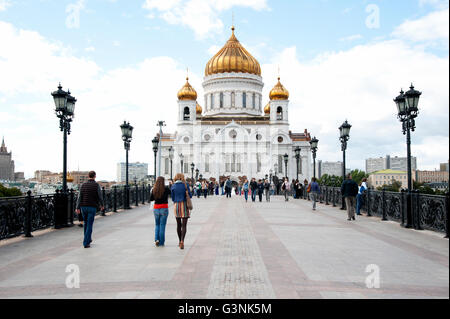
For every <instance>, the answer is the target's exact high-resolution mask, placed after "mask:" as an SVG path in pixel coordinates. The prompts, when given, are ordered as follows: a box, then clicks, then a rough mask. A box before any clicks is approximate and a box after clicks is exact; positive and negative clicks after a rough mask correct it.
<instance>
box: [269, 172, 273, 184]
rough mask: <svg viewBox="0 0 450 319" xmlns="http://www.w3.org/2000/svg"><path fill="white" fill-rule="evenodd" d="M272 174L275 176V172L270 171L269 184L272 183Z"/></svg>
mask: <svg viewBox="0 0 450 319" xmlns="http://www.w3.org/2000/svg"><path fill="white" fill-rule="evenodd" d="M272 174H273V171H272V170H269V178H270V179H269V182H270V183H272Z"/></svg>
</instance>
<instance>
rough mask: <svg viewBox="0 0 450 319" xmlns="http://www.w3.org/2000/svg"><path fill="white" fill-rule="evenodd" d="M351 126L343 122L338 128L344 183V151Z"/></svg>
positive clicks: (343, 207)
mask: <svg viewBox="0 0 450 319" xmlns="http://www.w3.org/2000/svg"><path fill="white" fill-rule="evenodd" d="M351 128H352V126H351V125H350V124H349V123H348V122H347V120H345V122H344V123H343V124H342V125H341V126H340V127H339V132H340V137H339V139H340V141H341V149H342V154H343V162H342V180H343V181H345V151H346V149H347V142H348V140H349V139H350V129H351ZM341 209H345V201H344V197H342V207H341Z"/></svg>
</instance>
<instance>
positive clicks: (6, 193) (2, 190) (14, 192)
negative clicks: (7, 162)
mask: <svg viewBox="0 0 450 319" xmlns="http://www.w3.org/2000/svg"><path fill="white" fill-rule="evenodd" d="M14 196H22V192H21V191H20V189H18V188H16V187H13V188H6V187H5V186H3V185H2V184H0V197H14Z"/></svg>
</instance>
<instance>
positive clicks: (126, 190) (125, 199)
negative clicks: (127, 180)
mask: <svg viewBox="0 0 450 319" xmlns="http://www.w3.org/2000/svg"><path fill="white" fill-rule="evenodd" d="M122 192H123V194H122V195H123V209H125V207H126V206H127V204H126V202H127V192H128V188H127V186H126V185H125V186H124V187H123V188H122Z"/></svg>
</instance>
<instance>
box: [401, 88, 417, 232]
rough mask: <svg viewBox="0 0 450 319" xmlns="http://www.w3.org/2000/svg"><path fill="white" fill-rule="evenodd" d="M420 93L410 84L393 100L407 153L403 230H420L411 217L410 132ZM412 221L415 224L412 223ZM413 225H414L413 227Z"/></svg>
mask: <svg viewBox="0 0 450 319" xmlns="http://www.w3.org/2000/svg"><path fill="white" fill-rule="evenodd" d="M421 95H422V92H419V91H417V90H416V89H415V88H414V85H413V84H411V87H410V88H409V91H407V92H406V93H405V92H403V90H401V91H400V95H399V96H397V97H396V98H395V99H394V102H395V104H396V106H397V117H398V119H399V121H400V122H401V123H402V131H403V135H406V153H407V175H408V190H407V193H406V196H407V197H406V202H407V204H406V224H403V226H404V227H405V228H411V227H413V226H414V228H415V229H417V230H420V229H422V228H421V226H420V223H419V221H418V218H413V216H412V214H413V213H412V196H411V192H412V190H413V182H412V169H411V131H413V132H414V131H415V129H416V122H415V118H416V117H417V115H418V114H419V99H420V96H421ZM414 220H415V221H416V222H414ZM413 223H414V225H413Z"/></svg>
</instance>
